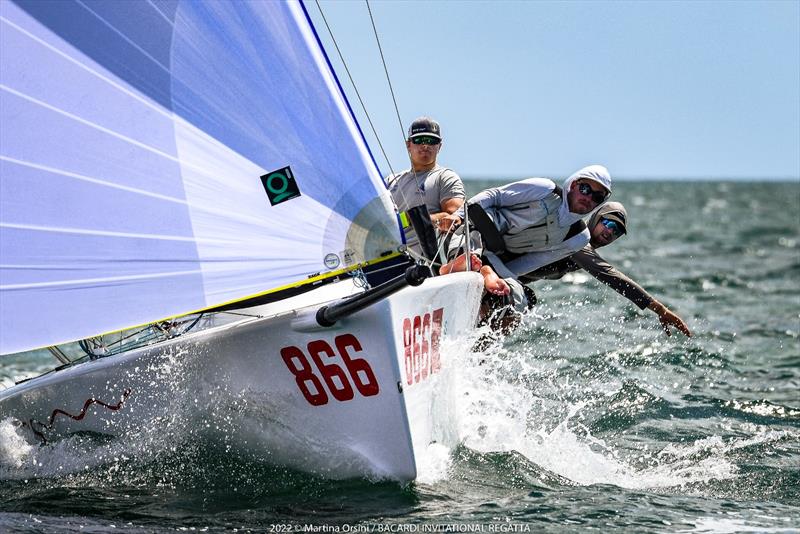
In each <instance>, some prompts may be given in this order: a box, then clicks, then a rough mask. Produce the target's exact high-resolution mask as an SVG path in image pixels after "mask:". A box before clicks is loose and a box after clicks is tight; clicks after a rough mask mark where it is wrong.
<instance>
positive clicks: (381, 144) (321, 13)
mask: <svg viewBox="0 0 800 534" xmlns="http://www.w3.org/2000/svg"><path fill="white" fill-rule="evenodd" d="M315 2H316V4H317V9H319V14H320V15H322V21H323V22H324V23H325V27H326V28H327V29H328V35H330V36H331V41H333V46H334V47H335V48H336V53H337V54H339V59H340V60H341V62H342V65H344V70H345V72H347V77H348V78H350V84H351V85H352V86H353V89H354V90H355V92H356V96H357V97H358V101H359V103H360V104H361V109H363V110H364V115H366V117H367V122H369V127H370V128H372V134H373V135H374V136H375V139H376V140H377V141H378V146H379V147H380V149H381V153H382V154H383V159H385V160H386V164H387V165H388V166H389V171H390V172H391V173H392V175H394V169H393V168H392V163H391V162H390V161H389V156H387V155H386V151H385V150H384V149H383V143H381V138H380V137H379V136H378V132H377V130H376V129H375V125H374V124H372V119H371V118H370V116H369V113H368V112H367V106H365V105H364V101H363V100H362V99H361V94H360V93H359V92H358V87H356V82H355V81H354V80H353V77H352V76H351V75H350V69H348V68H347V63H346V62H345V60H344V56H343V55H342V51H341V50H339V44H338V43H337V42H336V38H335V37H334V36H333V31H331V27H330V26H329V25H328V19H326V18H325V13H323V12H322V6H321V5H319V0H315ZM367 8H369V6H367Z"/></svg>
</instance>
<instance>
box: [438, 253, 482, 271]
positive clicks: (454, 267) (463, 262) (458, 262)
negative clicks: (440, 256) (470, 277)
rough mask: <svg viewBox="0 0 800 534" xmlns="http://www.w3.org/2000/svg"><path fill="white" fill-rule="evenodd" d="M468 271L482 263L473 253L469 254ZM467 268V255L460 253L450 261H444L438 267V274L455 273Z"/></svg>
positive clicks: (475, 269)
mask: <svg viewBox="0 0 800 534" xmlns="http://www.w3.org/2000/svg"><path fill="white" fill-rule="evenodd" d="M470 260H471V261H470V264H471V265H470V271H477V270H479V269H480V268H481V266H482V265H483V263H481V259H480V258H479V257H478V256H476V255H475V254H471V255H470ZM466 270H467V255H466V254H462V255H460V256H459V257H457V258H456V259H454V260H453V261H451V262H450V263H445V264H444V265H442V266H441V267H440V268H439V274H449V273H457V272H460V271H466Z"/></svg>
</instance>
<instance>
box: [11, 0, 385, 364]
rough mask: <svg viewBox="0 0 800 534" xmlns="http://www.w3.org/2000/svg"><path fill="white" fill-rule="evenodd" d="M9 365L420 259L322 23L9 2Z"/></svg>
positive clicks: (216, 7)
mask: <svg viewBox="0 0 800 534" xmlns="http://www.w3.org/2000/svg"><path fill="white" fill-rule="evenodd" d="M0 39H1V42H0V60H1V67H0V108H1V109H0V325H1V326H0V353H12V352H18V351H22V350H27V349H30V348H35V347H40V346H47V345H53V344H58V343H63V342H67V341H71V340H75V339H80V338H85V337H89V336H92V335H96V334H99V333H103V332H108V331H113V330H117V329H122V328H127V327H131V326H134V325H138V324H142V323H147V322H152V321H155V320H158V319H161V318H165V317H169V316H174V315H179V314H183V313H188V312H191V311H195V310H200V309H204V308H208V307H211V306H215V305H219V304H223V303H227V302H231V301H236V300H239V299H243V298H247V297H250V296H253V295H257V294H262V293H265V292H269V291H275V290H277V289H280V288H283V287H286V286H288V285H293V284H297V283H301V282H303V281H307V280H309V279H313V278H314V277H316V276H325V275H326V274H328V273H332V272H338V271H340V270H342V269H344V268H347V267H349V266H352V265H355V264H358V263H361V262H365V261H368V260H371V259H374V258H377V257H379V256H381V255H385V254H386V253H388V252H393V251H395V250H396V249H397V247H398V246H399V245H400V242H401V237H400V231H399V229H398V225H397V221H396V216H395V214H394V210H393V207H392V204H391V200H390V198H389V196H388V194H387V192H386V190H385V187H384V185H383V183H382V181H381V178H380V175H379V173H378V171H377V168H376V165H375V164H374V161H373V160H372V157H371V155H370V153H369V151H368V148H367V146H366V144H365V142H364V140H363V136H362V135H361V132H360V130H359V128H358V125H357V124H356V122H355V120H354V119H353V117H352V113H351V112H350V110H349V107H348V104H347V102H346V101H345V99H344V97H343V95H342V92H341V90H340V88H339V87H338V82H337V81H336V79H335V77H334V75H333V73H332V70H331V69H330V66H329V65H328V63H327V59H326V57H325V56H324V53H323V51H322V49H321V47H320V45H319V43H318V40H317V38H316V35H315V34H314V30H313V28H312V26H311V25H310V23H309V21H308V17H307V14H306V13H305V11H304V7H303V6H302V4H299V3H297V2H294V1H290V2H264V1H253V2H245V1H237V2H208V3H205V2H195V1H182V0H181V1H178V2H156V1H153V2H92V3H89V2H78V1H75V2H73V1H67V0H65V1H61V2H38V1H17V2H9V1H4V2H0Z"/></svg>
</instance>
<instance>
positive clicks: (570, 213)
mask: <svg viewBox="0 0 800 534" xmlns="http://www.w3.org/2000/svg"><path fill="white" fill-rule="evenodd" d="M610 194H611V175H610V174H609V172H608V170H607V169H606V168H605V167H603V166H602V165H590V166H588V167H584V168H582V169H580V170H579V171H577V172H576V173H574V174H573V175H572V176H570V177H569V178H567V180H566V181H565V182H564V185H563V187H558V186H557V185H556V184H555V182H553V181H552V180H549V179H547V178H528V179H525V180H520V181H518V182H513V183H510V184H508V185H504V186H502V187H495V188H491V189H487V190H485V191H482V192H481V193H478V194H477V195H475V196H474V197H472V198H471V199H470V200H469V205H470V224H471V225H472V227H473V228H474V229H477V231H478V232H479V233H480V236H481V240H482V242H483V258H481V260H482V263H483V265H482V266H481V267H480V269H481V273H482V274H483V275H484V281H485V286H486V289H487V291H489V292H490V293H494V294H496V295H509V294H510V293H512V292H511V287H510V286H515V287H514V292H513V294H512V297H513V298H514V300H515V302H516V304H517V306H516V307H518V308H519V307H521V306H523V305H525V301H526V298H525V297H524V292H523V287H522V285H521V284H519V282H517V280H516V279H517V277H519V276H521V275H523V274H527V273H530V272H532V271H535V270H536V269H538V268H540V267H543V266H545V265H548V264H551V263H553V262H555V261H558V260H560V259H562V258H565V257H567V256H569V255H571V254H573V253H574V252H577V251H578V250H580V249H582V248H583V247H584V246H585V245H586V244H587V243H589V239H590V235H589V231H588V229H587V228H586V225H585V224H584V223H583V221H582V218H583V217H584V216H586V215H589V214H591V213H592V212H593V211H594V210H596V209H597V208H598V207H599V206H600V205H601V204H602V203H603V202H605V200H606V199H607V198H608V195H610ZM464 211H465V208H464V207H462V208H460V209H459V210H458V211H457V212H456V213H454V214H453V215H448V216H445V217H443V219H442V221H441V227H442V228H445V229H448V228H450V227H451V225H459V224H461V221H462V219H463V217H464ZM465 263H466V261H465V259H464V258H463V257H460V258H457V259H456V260H455V261H454V262H452V263H451V264H449V265H445V266H444V267H443V269H442V271H441V272H442V274H446V273H447V272H453V271H458V270H464V265H465ZM475 263H476V262H475V261H474V259H473V261H472V262H471V267H472V268H473V269H474V267H475ZM487 267H489V268H488V269H487ZM516 286H519V287H516Z"/></svg>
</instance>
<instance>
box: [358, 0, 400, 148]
mask: <svg viewBox="0 0 800 534" xmlns="http://www.w3.org/2000/svg"><path fill="white" fill-rule="evenodd" d="M364 2H365V3H366V4H367V11H368V12H369V20H370V22H372V31H373V32H374V33H375V42H377V43H378V51H379V52H380V53H381V61H382V62H383V71H384V72H385V73H386V81H387V82H389V91H390V92H391V93H392V102H393V103H394V111H395V113H396V114H397V122H398V124H399V125H400V135H402V136H403V141H404V142H405V140H406V132H405V129H404V128H403V120H402V119H401V118H400V110H399V109H398V107H397V99H396V98H395V96H394V88H392V80H391V78H389V69H388V67H387V66H386V58H385V57H384V56H383V48H381V40H380V39H379V38H378V30H377V28H375V19H374V18H372V9H370V7H369V0H364Z"/></svg>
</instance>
